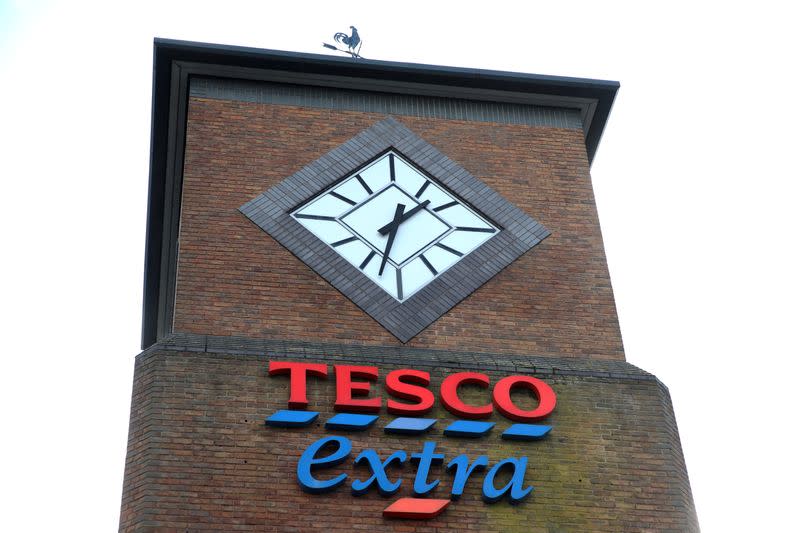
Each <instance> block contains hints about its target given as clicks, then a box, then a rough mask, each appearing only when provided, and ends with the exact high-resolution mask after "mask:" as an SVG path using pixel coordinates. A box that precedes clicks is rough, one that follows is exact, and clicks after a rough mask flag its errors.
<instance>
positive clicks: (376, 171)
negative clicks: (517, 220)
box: [292, 152, 499, 301]
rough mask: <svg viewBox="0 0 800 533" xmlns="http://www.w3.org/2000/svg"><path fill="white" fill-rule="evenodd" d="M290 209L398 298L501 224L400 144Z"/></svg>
mask: <svg viewBox="0 0 800 533" xmlns="http://www.w3.org/2000/svg"><path fill="white" fill-rule="evenodd" d="M292 216H293V217H294V218H295V219H296V220H297V221H298V222H299V223H300V224H302V225H303V226H305V227H306V229H308V230H309V231H311V232H312V233H313V234H314V235H316V236H317V238H319V239H321V240H322V241H324V242H325V243H327V244H328V245H329V246H331V247H332V248H333V249H334V250H335V251H336V252H337V253H338V254H339V255H341V256H342V257H343V258H344V259H346V260H347V261H348V262H350V264H352V265H353V266H355V267H356V268H358V269H359V270H361V271H362V272H363V273H364V274H365V275H366V276H367V277H368V278H369V279H371V280H372V281H373V282H375V283H376V284H378V285H379V286H380V287H381V288H383V290H385V291H386V292H387V293H389V294H390V295H392V297H394V298H395V299H397V300H398V301H403V300H405V299H407V298H409V297H410V296H412V295H413V294H414V293H416V292H417V291H419V290H420V289H422V288H423V287H425V286H426V285H427V284H428V283H430V282H431V281H433V280H434V279H436V277H438V276H439V275H441V274H442V273H443V272H444V271H446V270H447V269H448V268H450V267H451V266H453V265H454V264H456V263H458V262H459V261H460V260H462V259H463V258H464V257H465V256H466V255H467V254H469V253H470V252H471V251H473V250H475V249H476V248H477V247H478V246H480V245H481V244H483V243H484V242H486V241H487V240H489V239H490V238H491V237H492V236H493V235H494V234H495V233H497V232H498V231H499V229H498V228H497V227H496V226H494V225H493V224H492V223H490V222H489V221H488V220H486V219H485V218H484V217H482V216H480V215H479V214H478V213H476V212H475V211H473V210H472V209H471V208H469V207H467V206H466V205H465V204H464V203H463V202H461V201H460V200H459V199H458V198H456V197H455V196H454V195H453V194H452V193H450V192H448V191H447V190H446V189H445V188H444V187H443V186H441V185H440V184H438V183H436V182H434V181H433V180H432V179H431V178H429V177H427V176H426V175H424V174H423V173H421V172H420V171H418V170H417V169H416V168H414V167H413V166H412V165H411V164H409V163H408V162H406V161H405V160H404V159H403V158H402V157H401V156H400V155H398V154H397V153H395V152H388V153H387V154H385V155H383V156H381V157H380V158H378V159H377V160H376V161H374V162H372V163H371V164H370V165H368V166H366V167H364V168H362V169H361V170H359V171H358V172H356V173H354V174H352V175H350V176H348V177H346V178H345V179H344V180H342V181H340V182H338V183H337V184H335V185H334V186H333V187H331V188H329V189H327V190H325V191H323V192H322V193H320V194H319V195H317V196H316V197H314V198H313V199H312V200H311V201H309V202H307V203H305V204H304V205H303V206H301V207H300V208H298V209H297V210H295V211H294V212H293V213H292Z"/></svg>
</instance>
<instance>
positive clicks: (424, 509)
mask: <svg viewBox="0 0 800 533" xmlns="http://www.w3.org/2000/svg"><path fill="white" fill-rule="evenodd" d="M448 505H450V500H433V499H429V498H400V499H399V500H397V501H396V502H394V503H393V504H391V505H390V506H389V507H387V508H386V509H384V510H383V516H385V517H386V518H410V519H416V520H425V519H427V518H433V517H434V516H439V515H440V514H442V513H443V512H444V510H445V509H446V508H447V506H448Z"/></svg>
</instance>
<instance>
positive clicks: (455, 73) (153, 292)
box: [142, 38, 619, 349]
mask: <svg viewBox="0 0 800 533" xmlns="http://www.w3.org/2000/svg"><path fill="white" fill-rule="evenodd" d="M180 64H184V65H189V64H191V65H207V66H208V67H225V69H226V72H234V73H235V72H236V69H241V71H242V72H243V73H244V72H245V70H246V69H252V70H260V69H261V70H271V71H284V72H288V73H296V74H297V75H301V76H335V77H337V78H348V77H351V78H359V79H370V80H376V81H381V82H385V83H389V84H391V83H393V82H396V83H398V84H400V83H408V82H409V81H413V83H414V84H415V85H428V86H436V87H439V88H442V89H448V88H452V89H454V90H455V89H472V90H477V91H487V92H492V93H495V94H497V93H527V94H532V95H541V96H544V97H553V98H558V99H559V100H562V101H563V100H565V99H566V100H567V101H568V100H569V99H575V101H576V102H578V101H581V102H585V101H591V102H593V106H592V110H591V114H590V116H589V117H588V124H589V127H588V129H586V131H585V132H584V135H585V142H586V152H587V155H588V158H589V162H590V164H591V162H592V160H593V159H594V155H595V153H596V151H597V146H598V144H599V143H600V137H601V136H602V133H603V129H604V128H605V124H606V121H607V119H608V115H609V113H610V112H611V107H612V105H613V103H614V98H615V96H616V93H617V90H618V89H619V83H618V82H616V81H604V80H593V79H584V78H570V77H562V76H547V75H539V74H523V73H517V72H503V71H494V70H482V69H472V68H462V67H444V66H435V65H423V64H416V63H402V62H393V61H377V60H358V59H351V58H344V57H332V56H327V55H321V54H308V53H299V52H285V51H277V50H267V49H260V48H250V47H242V46H230V45H220V44H209V43H198V42H191V41H180V40H172V39H162V38H156V39H155V40H154V47H153V95H152V111H151V130H150V177H149V192H148V202H147V236H146V243H145V265H144V266H145V272H144V294H143V306H142V349H144V348H147V347H148V346H151V345H152V344H155V343H156V342H157V341H158V338H159V336H160V333H159V330H161V332H162V334H163V332H165V331H167V330H169V329H170V328H171V324H169V323H168V322H171V310H169V306H170V305H171V303H172V299H171V297H170V296H169V295H165V294H163V293H165V292H166V291H165V289H164V286H163V284H164V283H165V282H166V280H165V279H163V278H165V275H166V276H174V265H172V269H171V270H170V267H169V265H166V264H165V257H164V251H165V250H167V249H169V248H168V247H169V246H173V245H174V242H175V239H176V237H177V236H176V235H173V233H174V232H175V229H174V228H175V227H176V226H175V225H174V224H166V223H165V220H166V218H165V216H166V215H167V213H166V211H167V210H171V213H170V214H171V217H170V220H173V221H174V220H177V218H178V217H179V216H180V205H175V204H179V195H178V196H177V198H178V200H177V202H176V201H170V199H169V197H170V194H171V193H170V191H169V190H167V176H168V173H169V170H168V169H169V167H170V165H173V167H174V164H175V161H172V159H174V158H180V161H181V162H182V160H183V144H184V143H183V141H184V140H183V139H182V138H176V139H173V141H174V143H175V145H176V146H175V149H174V150H173V152H172V154H171V155H170V153H169V152H168V145H169V140H170V139H169V136H170V134H171V133H172V134H174V133H175V130H174V128H175V124H174V122H175V120H177V118H178V117H179V116H181V114H180V111H185V106H186V103H187V102H186V100H187V98H186V96H185V95H186V94H187V93H186V91H187V90H188V87H175V86H174V85H175V84H176V83H179V84H188V77H187V76H175V75H174V73H175V68H174V67H175V66H176V65H180ZM181 89H183V91H181ZM176 94H181V95H183V97H182V98H176V97H175V95H176ZM181 100H183V101H181ZM562 107H563V105H562ZM566 107H570V106H569V104H567V105H566ZM575 107H580V106H579V105H578V104H577V103H576V105H575ZM183 116H185V115H183ZM179 126H180V127H179V129H178V131H182V127H183V125H179ZM171 127H172V128H173V129H171ZM181 137H182V135H181ZM176 179H177V180H178V181H180V176H176ZM165 245H166V246H165ZM163 298H167V299H168V300H169V301H168V302H162V301H161V299H163ZM166 315H170V316H166Z"/></svg>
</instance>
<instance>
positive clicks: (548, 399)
mask: <svg viewBox="0 0 800 533" xmlns="http://www.w3.org/2000/svg"><path fill="white" fill-rule="evenodd" d="M514 387H521V388H525V389H528V390H530V391H531V392H533V395H534V396H536V399H537V400H539V405H538V406H537V407H536V409H533V410H531V411H524V410H522V409H520V408H519V407H517V406H516V405H514V403H513V402H512V401H511V389H513V388H514ZM492 396H493V402H494V406H495V407H497V410H498V411H500V412H501V413H503V415H504V416H505V417H506V418H509V419H511V420H516V421H518V422H529V421H534V420H541V419H542V418H545V417H546V416H547V415H549V414H550V413H552V412H553V409H555V408H556V393H555V392H553V389H551V388H550V385H548V384H547V383H545V382H544V381H542V380H541V379H536V378H534V377H530V376H509V377H507V378H503V379H501V380H500V381H498V382H497V385H495V386H494V391H492Z"/></svg>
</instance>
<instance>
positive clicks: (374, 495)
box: [120, 40, 698, 533]
mask: <svg viewBox="0 0 800 533" xmlns="http://www.w3.org/2000/svg"><path fill="white" fill-rule="evenodd" d="M617 87H618V84H617V83H615V82H607V81H598V80H585V79H575V78H559V77H551V76H538V75H529V74H518V73H509V72H495V71H483V70H471V69H461V68H448V67H434V66H428V65H416V64H403V63H389V62H380V61H358V60H351V59H339V58H331V57H328V56H318V55H310V54H295V53H286V52H275V51H270V50H256V49H249V48H238V47H229V46H219V45H208V44H199V43H185V42H176V41H165V40H157V41H156V43H155V55H154V83H153V117H152V144H151V160H150V193H149V204H148V226H147V250H146V265H145V292H144V296H145V299H144V310H143V335H142V348H143V352H142V353H141V354H140V355H139V356H138V357H137V359H136V366H135V376H134V384H133V399H132V406H131V420H130V433H129V441H128V454H127V459H126V468H125V481H124V489H123V498H122V513H121V519H120V530H121V531H181V532H183V531H239V530H242V531H353V530H364V531H434V530H435V531H462V530H474V531H537V532H548V533H552V532H562V531H563V532H568V531H569V532H573V531H581V532H584V531H608V532H619V531H676V532H678V531H680V532H685V531H698V526H697V520H696V517H695V513H694V505H693V502H692V495H691V490H690V486H689V482H688V478H687V474H686V468H685V465H684V461H683V455H682V451H681V446H680V440H679V436H678V430H677V427H676V425H675V419H674V417H673V413H672V407H671V403H670V398H669V393H668V391H667V389H666V387H665V386H664V385H663V384H662V383H661V382H660V381H658V379H656V377H654V376H652V375H650V374H648V373H646V372H643V371H642V370H639V369H638V368H636V367H634V366H632V365H630V364H628V363H626V362H625V354H624V351H623V345H622V339H621V336H620V331H619V325H618V320H617V314H616V309H615V304H614V296H613V293H612V289H611V283H610V279H609V274H608V267H607V264H606V259H605V254H604V250H603V242H602V237H601V233H600V225H599V222H598V217H597V211H596V208H595V202H594V196H593V193H592V187H591V180H590V175H589V167H590V164H591V161H592V157H593V156H594V153H595V151H596V149H597V145H598V142H599V139H600V136H601V134H602V131H603V128H604V126H605V122H606V119H607V117H608V114H609V112H610V109H611V104H612V102H613V99H614V96H615V94H616V91H617Z"/></svg>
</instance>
